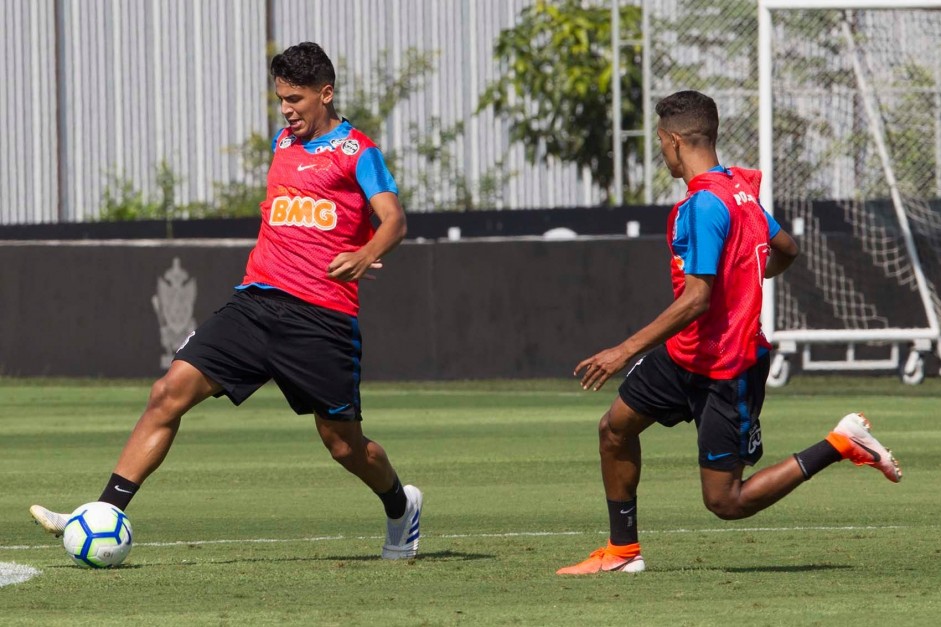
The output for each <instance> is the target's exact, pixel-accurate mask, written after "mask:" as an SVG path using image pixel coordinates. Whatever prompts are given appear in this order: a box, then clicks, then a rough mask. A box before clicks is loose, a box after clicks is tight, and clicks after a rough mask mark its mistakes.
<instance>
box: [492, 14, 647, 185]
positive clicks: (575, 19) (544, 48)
mask: <svg viewBox="0 0 941 627" xmlns="http://www.w3.org/2000/svg"><path fill="white" fill-rule="evenodd" d="M620 12H621V14H620V21H621V33H620V38H621V41H622V48H621V59H620V63H621V68H622V70H623V72H622V77H621V93H622V110H621V111H620V116H621V128H622V129H624V130H631V129H638V128H640V127H641V125H642V119H643V104H642V93H641V83H642V74H641V62H640V60H641V56H640V55H641V50H640V47H639V46H638V45H631V44H627V45H624V44H623V42H628V41H630V40H638V39H639V38H640V36H641V30H640V21H641V10H640V8H638V7H633V6H622V7H621V9H620ZM494 56H495V57H496V59H497V60H498V61H500V63H501V64H502V66H503V68H504V69H503V72H502V75H501V76H500V78H499V79H498V80H496V81H494V82H493V83H491V84H490V85H489V86H488V87H487V89H486V91H485V92H484V93H483V95H482V96H481V99H480V105H479V109H478V110H482V109H485V108H486V107H493V110H494V112H495V113H496V114H497V115H499V116H501V117H503V118H505V119H507V120H508V121H509V123H510V138H511V139H512V140H514V141H518V142H520V143H522V145H523V146H524V148H525V151H526V156H527V158H528V159H529V161H530V162H532V163H537V162H543V161H547V160H548V159H550V158H555V159H558V160H560V161H563V162H566V163H574V164H576V165H578V166H579V167H584V168H588V170H589V171H590V172H591V175H592V177H593V179H594V180H595V182H596V183H597V184H598V185H599V186H600V187H602V188H603V189H604V190H608V191H610V187H611V185H612V182H613V181H612V178H613V174H614V163H613V149H612V145H613V135H612V132H611V131H612V123H611V110H612V99H611V81H612V62H611V11H610V9H609V8H608V7H607V6H605V5H596V6H588V7H584V6H583V5H582V2H581V1H580V0H558V1H554V2H549V1H542V0H541V1H538V2H536V3H535V4H533V5H531V6H529V7H526V8H525V9H523V10H522V11H521V12H520V15H519V19H518V20H517V23H516V25H515V26H514V27H512V28H509V29H506V30H504V31H503V32H502V33H500V36H499V37H498V39H497V43H496V45H495V46H494ZM627 149H628V150H629V151H634V152H635V154H636V152H638V151H639V149H640V147H639V144H638V142H637V141H631V142H629V143H628V145H627ZM628 183H630V182H628ZM628 188H629V189H631V186H630V184H628ZM635 192H636V190H635ZM630 195H631V194H629V196H630ZM634 195H636V193H635V194H634Z"/></svg>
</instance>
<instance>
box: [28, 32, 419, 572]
mask: <svg viewBox="0 0 941 627" xmlns="http://www.w3.org/2000/svg"><path fill="white" fill-rule="evenodd" d="M270 69H271V76H272V78H273V79H274V91H275V94H276V95H277V97H278V99H279V100H280V102H281V114H282V115H283V116H284V118H285V120H286V121H287V124H288V126H287V127H286V128H283V129H282V130H281V131H280V132H279V133H278V134H277V135H276V136H275V138H274V140H273V141H272V151H273V153H274V156H273V158H272V163H271V169H270V170H269V172H268V195H267V198H266V199H265V201H264V202H263V203H262V204H261V217H262V221H261V228H260V231H259V233H258V241H257V243H256V245H255V248H254V249H253V250H252V252H251V254H250V256H249V258H248V264H247V268H246V270H245V278H244V279H243V281H242V283H241V285H239V286H238V287H237V288H236V290H235V293H234V294H233V296H232V297H231V299H230V300H229V301H228V302H227V303H226V304H225V306H224V307H222V309H220V310H218V311H217V312H216V313H215V314H214V315H213V316H212V317H211V318H209V319H208V320H207V321H206V322H204V323H203V324H202V325H200V327H199V328H198V329H197V330H196V331H195V332H194V333H193V334H192V335H191V336H190V337H189V338H188V339H187V341H186V342H184V344H183V346H181V347H180V349H179V350H178V351H177V353H176V356H175V359H174V361H173V363H172V364H171V366H170V368H169V370H168V371H167V373H166V374H165V375H164V376H163V377H162V378H160V379H159V380H158V381H157V382H156V383H154V385H153V387H152V389H151V393H150V399H149V401H148V403H147V407H146V409H145V411H144V413H143V415H142V416H141V417H140V420H139V421H138V422H137V425H136V426H135V427H134V430H133V432H132V433H131V436H130V438H129V439H128V441H127V444H126V445H125V447H124V450H123V452H122V453H121V456H120V458H119V459H118V463H117V466H116V467H115V469H114V474H112V475H111V478H110V479H109V480H108V483H107V485H106V486H105V489H104V492H102V494H101V497H100V498H99V500H101V501H105V502H107V503H111V504H112V505H114V506H116V507H118V508H120V509H122V510H125V509H126V508H127V505H128V503H129V502H130V501H131V498H132V497H133V496H134V494H135V493H136V492H137V491H138V489H139V488H140V486H141V484H142V483H143V482H144V480H145V479H147V477H148V476H149V475H150V474H151V473H152V472H153V471H154V470H156V469H157V467H158V466H160V463H161V462H162V461H163V459H164V457H165V456H166V454H167V451H168V450H169V449H170V445H171V444H172V442H173V438H174V436H175V435H176V433H177V430H178V428H179V426H180V421H181V418H182V417H183V414H185V413H186V411H187V410H189V409H190V408H192V407H193V406H194V405H196V404H198V403H200V402H202V401H203V400H205V399H206V398H208V397H210V396H222V395H225V396H227V397H229V399H230V400H231V401H232V402H233V403H234V404H235V405H239V404H241V403H242V402H243V401H244V400H245V399H247V398H248V397H249V396H251V395H252V393H254V392H255V390H257V389H258V388H260V387H261V386H262V385H264V384H265V383H266V382H268V381H270V380H272V379H273V380H274V381H275V383H276V384H277V385H278V387H279V388H280V389H281V391H282V393H283V394H284V397H285V399H286V400H287V402H288V404H289V405H290V406H291V408H292V409H293V410H294V411H295V412H296V413H297V414H314V422H315V425H316V428H317V432H318V433H319V434H320V437H321V439H322V440H323V443H324V445H325V446H326V447H327V449H328V450H329V451H330V454H331V455H332V456H333V458H334V459H335V460H336V461H337V462H339V463H340V464H341V465H342V466H343V467H344V468H345V469H346V470H348V471H349V472H351V473H353V474H354V475H356V476H357V477H359V478H360V479H361V480H362V481H363V483H365V484H366V485H367V486H369V488H370V489H372V490H373V491H374V492H375V493H376V494H377V495H378V497H379V499H380V500H381V502H382V505H383V507H384V509H385V514H386V516H387V518H388V520H387V525H386V531H387V535H386V540H385V544H384V546H383V547H382V557H383V558H386V559H400V558H410V557H413V556H415V554H416V552H417V550H418V541H419V519H420V516H421V511H422V493H421V491H419V490H418V488H416V487H414V486H411V485H406V486H403V485H402V484H401V482H400V481H399V478H398V475H397V474H396V472H395V470H394V469H393V467H392V465H391V463H390V462H389V458H388V457H387V456H386V453H385V451H384V450H383V448H382V447H381V446H379V444H378V443H376V442H374V441H372V440H370V439H368V438H366V437H365V436H364V435H363V431H362V423H361V420H362V413H361V407H360V393H359V383H360V355H361V344H362V340H361V338H360V332H359V325H358V322H357V317H356V316H357V313H358V309H359V299H358V291H357V285H358V283H357V282H358V281H359V279H361V278H363V277H364V276H365V275H366V273H367V271H368V270H369V269H370V267H381V263H380V262H379V260H380V258H381V257H382V256H383V255H385V254H386V253H388V252H389V251H391V250H392V249H393V248H394V247H395V246H396V245H397V244H398V243H399V242H400V241H401V240H402V239H403V238H404V237H405V232H406V224H405V214H404V212H403V210H402V207H401V206H400V204H399V201H398V195H397V194H398V188H397V187H396V184H395V181H394V179H393V178H392V175H391V174H390V173H389V170H388V168H387V167H386V164H385V161H384V160H383V157H382V154H381V153H380V151H379V149H378V148H377V147H376V145H375V144H374V143H373V142H372V140H371V139H370V138H369V137H367V136H366V135H364V134H363V133H362V132H360V131H358V130H356V129H355V128H353V126H352V125H351V124H350V122H349V121H347V120H345V119H341V118H340V117H339V116H338V115H337V112H336V110H335V108H334V102H333V98H334V82H335V79H336V74H335V72H334V68H333V64H332V63H331V61H330V59H329V58H328V57H327V55H326V53H325V52H324V51H323V49H322V48H321V47H320V46H319V45H317V44H315V43H310V42H305V43H301V44H298V45H296V46H292V47H290V48H288V49H287V50H285V51H284V52H282V53H281V54H278V55H276V56H275V57H274V58H273V59H272V61H271V68H270ZM373 213H375V215H376V216H377V217H378V219H379V222H380V224H379V226H378V228H376V229H373V227H372V223H371V220H370V216H371V215H372V214H373ZM30 513H31V514H32V515H33V517H34V518H35V519H36V521H37V522H38V523H39V524H41V525H42V526H43V527H44V528H45V529H46V530H47V531H49V532H51V533H54V534H56V535H59V534H61V533H62V531H63V528H64V527H65V524H66V522H67V516H66V515H64V514H58V513H55V512H51V511H49V510H48V509H46V508H44V507H41V506H38V505H34V506H33V507H31V508H30Z"/></svg>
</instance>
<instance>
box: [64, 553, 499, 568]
mask: <svg viewBox="0 0 941 627" xmlns="http://www.w3.org/2000/svg"><path fill="white" fill-rule="evenodd" d="M490 559H494V556H493V555H492V554H489V553H464V552H461V551H431V552H427V553H419V554H418V556H417V557H414V558H412V559H405V560H399V561H402V562H406V563H408V562H466V561H471V560H490ZM380 561H386V560H383V559H382V558H381V557H379V556H378V555H321V556H317V557H234V558H232V559H207V560H201V559H197V560H182V561H179V562H147V563H144V564H134V563H132V564H122V565H120V566H117V567H115V568H102V569H95V570H102V571H109V570H110V571H119V570H137V569H141V568H151V567H154V566H206V565H216V564H251V563H262V564H265V563H269V564H276V563H279V562H339V563H342V562H380ZM48 568H68V569H74V568H76V567H75V566H74V565H72V564H64V565H61V566H50V567H48Z"/></svg>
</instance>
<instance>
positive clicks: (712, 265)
mask: <svg viewBox="0 0 941 627" xmlns="http://www.w3.org/2000/svg"><path fill="white" fill-rule="evenodd" d="M760 182H761V172H759V171H757V170H743V169H739V168H729V169H724V168H721V167H717V168H714V169H713V170H711V171H709V172H705V173H703V174H700V175H698V176H696V177H693V179H692V180H691V181H690V182H689V189H688V192H687V198H686V199H684V200H683V201H681V202H679V203H677V204H676V206H674V207H673V210H672V211H671V213H670V217H669V218H668V220H669V222H668V225H667V241H668V243H669V246H670V252H671V256H672V263H671V274H672V280H673V294H674V298H679V296H680V294H682V293H683V289H684V287H685V280H686V274H687V273H688V274H696V275H700V274H702V275H713V276H714V277H715V278H714V280H713V284H712V292H711V294H710V298H709V309H708V310H707V311H706V312H705V313H703V314H702V315H701V316H699V317H698V318H696V319H695V320H694V321H693V322H692V323H690V325H689V326H687V327H686V328H685V329H683V330H682V331H680V332H679V333H677V334H676V335H674V336H673V337H671V338H670V339H669V340H667V342H666V347H667V352H668V353H669V354H670V357H671V358H672V359H673V361H675V362H676V363H677V364H678V365H680V366H681V367H683V368H684V369H686V370H688V371H690V372H695V373H697V374H702V375H705V376H708V377H710V378H713V379H731V378H734V377H736V376H738V375H739V374H741V373H742V372H744V371H745V370H747V369H748V368H750V367H751V366H752V365H754V363H755V361H756V360H757V358H758V354H759V350H767V349H768V348H770V344H768V342H767V340H766V339H765V337H764V335H763V334H762V333H761V323H760V320H759V319H760V316H761V301H762V283H763V282H764V277H765V264H766V262H767V260H768V254H769V250H770V245H769V242H770V240H771V238H772V237H773V236H774V235H776V234H777V232H778V231H779V230H780V226H779V225H778V224H777V222H775V220H774V218H772V217H771V216H770V215H768V214H767V213H766V212H765V211H764V210H763V209H762V208H761V205H759V204H758V200H757V198H758V187H759V185H760ZM681 209H682V211H681ZM680 231H684V232H683V233H680Z"/></svg>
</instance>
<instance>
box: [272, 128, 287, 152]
mask: <svg viewBox="0 0 941 627" xmlns="http://www.w3.org/2000/svg"><path fill="white" fill-rule="evenodd" d="M282 131H284V129H283V128H282V129H278V132H277V133H275V134H274V137H272V138H271V152H274V151H275V150H277V148H278V137H280V136H281V133H282Z"/></svg>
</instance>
